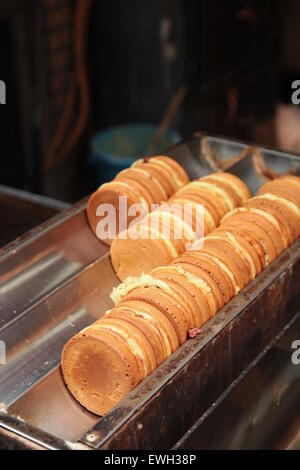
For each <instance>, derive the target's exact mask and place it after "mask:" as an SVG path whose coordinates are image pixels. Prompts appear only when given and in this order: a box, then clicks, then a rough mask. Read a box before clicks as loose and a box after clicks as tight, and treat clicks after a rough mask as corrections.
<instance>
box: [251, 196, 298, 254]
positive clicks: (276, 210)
mask: <svg viewBox="0 0 300 470" xmlns="http://www.w3.org/2000/svg"><path fill="white" fill-rule="evenodd" d="M246 207H259V208H261V209H263V210H266V211H267V212H270V213H271V214H272V215H273V216H274V217H275V218H276V219H277V220H278V222H279V223H280V225H281V228H282V230H284V232H285V235H286V237H287V240H288V244H289V245H290V244H291V243H293V241H294V240H295V239H296V238H297V237H298V235H299V233H300V223H299V221H298V220H297V216H296V214H295V213H294V212H293V211H292V210H291V208H290V206H289V204H288V203H286V201H285V199H284V198H279V197H278V196H275V195H274V194H272V195H270V194H264V195H262V196H257V197H254V198H252V199H251V200H250V201H249V202H248V203H247V204H246Z"/></svg>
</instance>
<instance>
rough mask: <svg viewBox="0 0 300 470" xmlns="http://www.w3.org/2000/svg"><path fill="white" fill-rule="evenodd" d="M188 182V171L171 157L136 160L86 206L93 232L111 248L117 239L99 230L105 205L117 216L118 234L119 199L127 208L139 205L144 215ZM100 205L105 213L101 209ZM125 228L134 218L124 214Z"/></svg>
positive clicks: (106, 184)
mask: <svg viewBox="0 0 300 470" xmlns="http://www.w3.org/2000/svg"><path fill="white" fill-rule="evenodd" d="M188 182H189V177H188V175H187V174H186V172H185V170H184V169H183V168H182V167H181V166H180V165H179V164H178V163H177V162H176V161H175V160H173V159H172V158H169V157H165V156H158V157H152V158H145V159H141V160H137V161H136V162H135V163H134V164H133V165H132V167H131V168H129V169H127V170H123V171H121V172H120V173H119V174H118V175H117V176H116V177H115V179H114V180H113V181H111V182H109V183H105V184H103V185H102V186H100V188H99V189H98V190H97V191H96V192H95V193H94V194H92V196H91V197H90V199H89V202H88V206H87V217H88V221H89V224H90V227H91V229H92V230H93V232H94V233H95V234H96V235H97V236H98V237H100V239H101V240H102V241H104V242H105V243H106V244H108V245H110V244H111V242H112V239H113V238H114V237H112V236H109V234H105V233H102V232H99V231H97V226H98V224H99V222H101V220H102V219H103V218H104V216H105V212H106V211H105V207H104V205H107V204H110V205H112V207H114V209H115V214H116V234H118V233H119V209H120V207H119V206H120V198H121V197H122V196H123V198H124V197H125V198H126V201H127V208H128V209H129V208H130V207H131V206H134V205H138V206H140V208H141V211H143V213H144V214H146V213H147V212H149V211H151V206H152V205H154V204H160V203H161V202H163V201H167V200H168V199H169V198H170V197H172V196H173V195H174V194H175V193H176V192H177V191H178V190H179V189H180V188H182V187H183V186H184V185H185V184H187V183H188ZM101 205H102V206H103V210H101ZM124 216H125V217H126V219H127V220H126V222H127V223H126V225H125V228H127V226H128V224H129V223H130V222H132V221H133V220H134V218H135V217H134V216H132V215H128V211H126V214H124Z"/></svg>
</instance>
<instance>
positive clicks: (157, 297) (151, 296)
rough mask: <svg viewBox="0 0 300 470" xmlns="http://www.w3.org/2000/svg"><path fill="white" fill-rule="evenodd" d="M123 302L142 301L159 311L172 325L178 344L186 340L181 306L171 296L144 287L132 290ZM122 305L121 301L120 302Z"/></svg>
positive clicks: (153, 288) (159, 290) (184, 320)
mask: <svg viewBox="0 0 300 470" xmlns="http://www.w3.org/2000/svg"><path fill="white" fill-rule="evenodd" d="M124 300H142V301H143V302H146V303H148V304H150V305H153V307H155V308H157V309H158V310H160V311H161V312H162V313H163V314H164V315H166V317H167V318H168V320H169V321H170V322H171V323H172V325H173V328H174V330H175V331H176V334H177V337H178V341H179V344H183V343H184V342H185V341H186V338H187V330H188V324H187V321H186V318H185V316H184V314H183V313H182V310H181V305H179V304H178V302H176V301H174V299H172V296H171V295H169V294H167V293H166V292H163V291H162V290H161V289H158V288H155V287H144V288H137V289H134V290H132V291H131V292H130V293H129V294H128V295H127V296H126V298H125V299H124ZM121 304H122V301H121Z"/></svg>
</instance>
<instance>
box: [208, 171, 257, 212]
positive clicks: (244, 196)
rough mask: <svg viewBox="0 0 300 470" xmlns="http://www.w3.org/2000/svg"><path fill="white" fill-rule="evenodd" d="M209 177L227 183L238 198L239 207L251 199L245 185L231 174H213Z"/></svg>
mask: <svg viewBox="0 0 300 470" xmlns="http://www.w3.org/2000/svg"><path fill="white" fill-rule="evenodd" d="M210 177H211V178H213V179H219V180H220V181H222V182H224V183H225V182H226V183H228V184H229V185H230V186H231V188H232V190H234V192H235V194H236V195H237V196H238V198H239V205H242V204H243V203H244V202H246V201H247V200H248V199H249V198H250V197H251V193H250V191H249V189H248V187H247V185H246V184H245V183H244V182H243V181H242V180H241V179H240V178H238V177H237V176H235V175H233V174H232V173H227V172H220V173H213V174H212V175H210Z"/></svg>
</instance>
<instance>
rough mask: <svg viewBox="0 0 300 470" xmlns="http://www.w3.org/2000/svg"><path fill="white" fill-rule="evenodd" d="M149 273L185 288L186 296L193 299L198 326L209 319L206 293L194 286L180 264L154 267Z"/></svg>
mask: <svg viewBox="0 0 300 470" xmlns="http://www.w3.org/2000/svg"><path fill="white" fill-rule="evenodd" d="M180 259H181V257H180ZM151 275H152V276H154V277H157V278H159V279H161V280H166V279H170V280H172V281H173V282H174V283H176V284H177V285H180V286H182V288H183V289H185V291H186V292H187V294H186V295H187V297H189V296H191V297H192V298H193V299H194V300H195V303H196V305H197V314H198V315H197V322H198V328H200V326H201V325H203V324H204V323H206V322H207V321H208V320H209V318H210V317H211V311H210V307H209V304H208V302H207V298H206V293H205V295H204V294H203V292H202V291H201V290H199V287H196V285H195V284H193V283H192V282H191V275H190V273H187V272H185V271H184V269H183V268H182V267H181V266H174V265H169V266H162V267H160V268H155V269H153V270H152V271H151ZM195 312H196V311H195Z"/></svg>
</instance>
